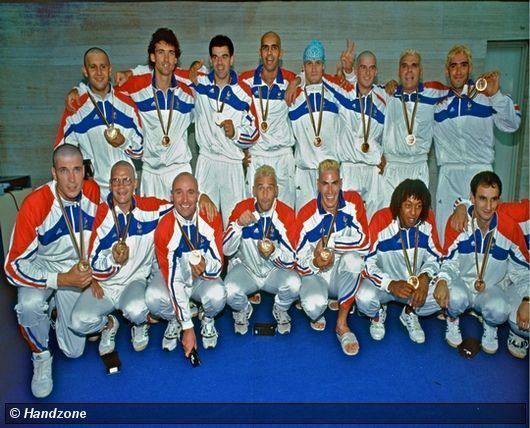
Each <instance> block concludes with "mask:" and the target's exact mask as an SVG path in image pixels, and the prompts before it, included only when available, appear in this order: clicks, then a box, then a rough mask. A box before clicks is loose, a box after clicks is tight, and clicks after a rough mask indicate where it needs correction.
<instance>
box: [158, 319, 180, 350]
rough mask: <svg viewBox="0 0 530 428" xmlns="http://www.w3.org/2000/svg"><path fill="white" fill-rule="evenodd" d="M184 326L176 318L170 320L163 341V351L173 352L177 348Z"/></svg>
mask: <svg viewBox="0 0 530 428" xmlns="http://www.w3.org/2000/svg"><path fill="white" fill-rule="evenodd" d="M181 331H182V326H181V325H180V323H179V322H178V321H177V319H176V318H173V319H170V320H169V321H168V323H167V327H166V331H165V332H164V338H163V339H162V349H163V350H164V351H172V350H173V349H175V348H176V347H177V341H178V339H179V337H180V332H181Z"/></svg>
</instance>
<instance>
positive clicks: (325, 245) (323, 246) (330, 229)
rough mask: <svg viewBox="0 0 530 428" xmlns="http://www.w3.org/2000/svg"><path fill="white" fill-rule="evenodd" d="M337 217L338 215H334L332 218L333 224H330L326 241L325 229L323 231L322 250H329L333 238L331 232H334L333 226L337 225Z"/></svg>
mask: <svg viewBox="0 0 530 428" xmlns="http://www.w3.org/2000/svg"><path fill="white" fill-rule="evenodd" d="M336 217H337V214H336V213H334V214H333V217H331V222H330V224H329V230H328V233H327V236H326V240H324V229H322V248H327V246H328V243H329V238H331V232H333V226H334V225H335V218H336Z"/></svg>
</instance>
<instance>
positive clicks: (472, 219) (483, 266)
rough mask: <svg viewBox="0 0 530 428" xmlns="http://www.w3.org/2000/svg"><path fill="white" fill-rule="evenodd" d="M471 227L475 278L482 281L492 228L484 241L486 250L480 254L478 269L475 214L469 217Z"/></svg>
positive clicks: (491, 239) (491, 237) (490, 242)
mask: <svg viewBox="0 0 530 428" xmlns="http://www.w3.org/2000/svg"><path fill="white" fill-rule="evenodd" d="M471 227H472V228H473V239H474V240H475V269H476V271H477V280H478V281H483V278H484V272H485V271H486V265H487V264H488V258H489V255H490V249H491V244H492V242H493V232H494V230H490V231H489V235H488V242H486V250H485V251H484V255H483V256H482V265H481V266H480V269H479V267H478V254H477V246H478V245H477V239H476V237H475V236H476V231H475V215H473V217H471Z"/></svg>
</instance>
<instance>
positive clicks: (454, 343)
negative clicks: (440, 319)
mask: <svg viewBox="0 0 530 428" xmlns="http://www.w3.org/2000/svg"><path fill="white" fill-rule="evenodd" d="M445 341H446V342H447V344H448V345H449V346H450V347H451V348H455V349H456V348H458V347H459V346H460V345H461V344H462V342H460V343H456V342H451V341H450V340H449V339H447V337H446V338H445Z"/></svg>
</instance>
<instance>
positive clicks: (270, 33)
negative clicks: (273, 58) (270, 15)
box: [260, 31, 282, 48]
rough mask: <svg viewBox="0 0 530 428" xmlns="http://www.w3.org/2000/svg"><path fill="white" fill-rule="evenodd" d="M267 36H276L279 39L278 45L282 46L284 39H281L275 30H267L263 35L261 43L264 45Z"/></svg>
mask: <svg viewBox="0 0 530 428" xmlns="http://www.w3.org/2000/svg"><path fill="white" fill-rule="evenodd" d="M267 37H274V38H275V39H276V41H277V45H278V47H280V48H281V47H282V41H281V39H280V36H279V35H278V33H275V32H274V31H267V32H266V33H265V34H264V35H263V36H261V40H260V45H263V42H264V40H265V39H266V38H267Z"/></svg>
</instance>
